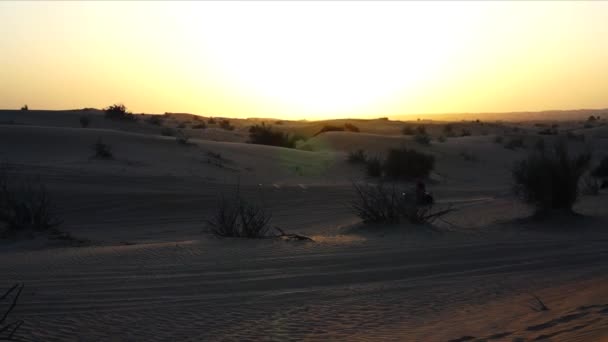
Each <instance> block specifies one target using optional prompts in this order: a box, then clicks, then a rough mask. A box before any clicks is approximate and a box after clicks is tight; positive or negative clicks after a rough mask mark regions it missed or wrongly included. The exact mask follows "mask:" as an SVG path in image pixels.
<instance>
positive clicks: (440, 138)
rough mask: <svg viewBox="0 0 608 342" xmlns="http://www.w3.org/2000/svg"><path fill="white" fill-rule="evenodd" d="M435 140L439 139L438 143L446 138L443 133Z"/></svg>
mask: <svg viewBox="0 0 608 342" xmlns="http://www.w3.org/2000/svg"><path fill="white" fill-rule="evenodd" d="M437 141H439V142H440V143H444V142H445V141H446V139H445V137H444V136H443V135H440V136H438V137H437Z"/></svg>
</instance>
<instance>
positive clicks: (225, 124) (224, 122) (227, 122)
mask: <svg viewBox="0 0 608 342" xmlns="http://www.w3.org/2000/svg"><path fill="white" fill-rule="evenodd" d="M219 125H220V128H221V129H225V130H227V131H233V130H234V126H232V125H231V124H230V120H228V119H222V120H220V124H219Z"/></svg>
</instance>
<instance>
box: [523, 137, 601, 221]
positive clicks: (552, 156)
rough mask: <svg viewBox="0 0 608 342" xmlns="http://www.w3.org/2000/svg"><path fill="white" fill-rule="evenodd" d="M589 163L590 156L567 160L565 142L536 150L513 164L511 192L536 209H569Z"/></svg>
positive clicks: (567, 154) (582, 155) (575, 197)
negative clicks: (512, 188) (513, 184)
mask: <svg viewBox="0 0 608 342" xmlns="http://www.w3.org/2000/svg"><path fill="white" fill-rule="evenodd" d="M590 161H591V154H590V153H583V154H580V155H578V156H576V157H570V155H569V152H568V147H567V145H566V144H565V143H563V142H560V143H557V144H556V145H555V146H554V147H553V149H550V150H544V151H536V152H533V153H531V154H530V155H529V156H528V157H527V158H526V159H524V160H521V161H519V162H517V163H516V164H515V167H514V168H513V180H514V181H515V192H516V193H517V194H519V195H520V196H521V197H522V198H523V199H524V200H525V201H527V202H529V203H532V204H534V205H536V207H537V208H538V209H539V210H540V211H543V210H547V209H565V210H571V208H572V205H573V204H574V202H575V201H576V200H577V198H578V195H579V182H580V179H581V177H582V175H583V174H584V172H585V170H586V169H587V168H588V167H589V163H590Z"/></svg>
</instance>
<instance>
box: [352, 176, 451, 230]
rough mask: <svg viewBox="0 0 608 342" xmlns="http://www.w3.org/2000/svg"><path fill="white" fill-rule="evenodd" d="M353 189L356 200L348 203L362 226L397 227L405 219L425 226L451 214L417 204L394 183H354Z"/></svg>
mask: <svg viewBox="0 0 608 342" xmlns="http://www.w3.org/2000/svg"><path fill="white" fill-rule="evenodd" d="M353 187H354V190H355V194H356V197H355V199H354V200H353V201H352V202H351V208H352V210H353V211H354V213H355V214H356V215H357V216H358V217H359V218H361V220H363V222H364V223H385V224H396V223H401V222H403V221H404V220H405V221H407V222H409V223H413V224H424V223H429V222H432V221H433V220H434V219H436V218H438V217H440V216H442V215H444V214H446V213H448V212H449V211H450V210H443V211H433V209H432V206H430V205H417V204H416V199H415V196H412V195H409V194H408V192H406V191H403V189H400V188H399V187H398V186H397V185H395V184H392V185H390V186H386V185H384V184H383V183H379V184H375V185H358V184H356V183H353Z"/></svg>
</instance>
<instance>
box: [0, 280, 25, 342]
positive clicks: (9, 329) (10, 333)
mask: <svg viewBox="0 0 608 342" xmlns="http://www.w3.org/2000/svg"><path fill="white" fill-rule="evenodd" d="M24 286H25V285H24V284H15V285H13V287H11V288H10V289H8V290H7V291H6V292H5V293H4V294H3V295H2V296H1V297H0V301H4V300H5V299H8V298H9V296H10V295H11V293H13V292H16V293H15V294H14V295H13V299H12V301H11V302H10V303H11V304H10V305H9V307H8V308H7V309H6V311H5V312H4V313H3V314H2V315H1V316H0V341H21V340H20V339H18V338H15V334H16V333H17V331H18V330H19V328H20V327H21V326H22V325H23V323H24V322H23V320H18V321H14V322H10V323H8V322H7V318H8V316H9V314H10V313H11V312H12V311H13V309H15V307H16V306H17V301H18V300H19V296H21V292H23V287H24Z"/></svg>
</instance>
